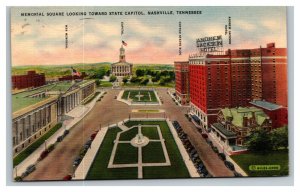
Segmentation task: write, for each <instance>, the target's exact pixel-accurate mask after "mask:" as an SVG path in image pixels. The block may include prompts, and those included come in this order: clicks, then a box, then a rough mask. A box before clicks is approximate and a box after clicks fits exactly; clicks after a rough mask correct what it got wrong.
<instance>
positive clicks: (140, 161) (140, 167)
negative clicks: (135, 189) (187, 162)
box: [95, 120, 171, 179]
mask: <svg viewBox="0 0 300 192" xmlns="http://www.w3.org/2000/svg"><path fill="white" fill-rule="evenodd" d="M126 121H128V120H126ZM118 124H120V123H118ZM143 126H147V127H156V128H157V131H158V135H159V139H157V140H149V142H160V143H161V146H162V149H163V153H164V156H165V160H166V162H164V163H143V150H142V148H143V146H137V147H138V162H137V163H128V164H114V163H113V162H114V158H115V154H116V151H117V147H118V143H131V141H119V138H120V135H121V133H123V132H125V131H127V130H129V129H131V128H133V127H136V126H133V127H131V128H128V127H126V126H125V127H126V128H127V130H125V131H122V132H119V133H118V134H117V137H116V140H115V141H114V146H113V150H112V153H111V156H110V159H109V162H108V166H107V168H125V167H137V168H138V178H139V179H142V178H143V166H170V165H171V162H170V158H169V155H168V151H167V148H166V145H165V142H164V141H165V140H164V138H163V136H162V133H161V130H160V128H159V126H157V125H141V127H138V134H142V127H143ZM95 155H96V154H95Z"/></svg>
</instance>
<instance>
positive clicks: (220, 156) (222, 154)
mask: <svg viewBox="0 0 300 192" xmlns="http://www.w3.org/2000/svg"><path fill="white" fill-rule="evenodd" d="M218 156H219V158H220V159H221V160H223V161H225V160H226V155H225V154H224V153H219V154H218Z"/></svg>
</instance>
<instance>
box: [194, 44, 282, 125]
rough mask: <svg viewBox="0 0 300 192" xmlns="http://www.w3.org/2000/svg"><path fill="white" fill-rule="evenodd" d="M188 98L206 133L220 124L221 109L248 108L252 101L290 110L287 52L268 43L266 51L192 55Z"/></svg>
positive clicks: (248, 50) (252, 50)
mask: <svg viewBox="0 0 300 192" xmlns="http://www.w3.org/2000/svg"><path fill="white" fill-rule="evenodd" d="M189 95H190V105H191V110H190V111H191V114H193V115H195V118H193V119H196V118H197V119H196V120H195V122H198V123H197V124H198V125H199V127H200V128H204V129H208V128H209V126H210V124H212V123H214V122H216V121H217V114H218V111H219V110H220V109H222V108H226V107H239V106H249V105H250V104H249V102H250V101H252V100H265V101H268V102H272V103H275V104H278V105H282V106H283V107H287V50H286V48H275V43H269V44H267V47H266V48H261V47H260V48H256V49H236V50H230V49H229V50H227V51H226V52H225V54H218V55H213V54H204V55H203V54H194V55H191V56H190V57H189Z"/></svg>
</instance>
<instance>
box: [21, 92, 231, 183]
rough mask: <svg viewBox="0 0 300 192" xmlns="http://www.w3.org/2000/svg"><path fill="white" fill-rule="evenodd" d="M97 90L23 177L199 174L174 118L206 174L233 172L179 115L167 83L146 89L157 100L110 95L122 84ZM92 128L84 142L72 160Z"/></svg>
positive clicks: (151, 176) (61, 177)
mask: <svg viewBox="0 0 300 192" xmlns="http://www.w3.org/2000/svg"><path fill="white" fill-rule="evenodd" d="M141 90H142V89H141ZM97 91H99V90H97ZM100 91H101V92H105V93H106V94H105V95H104V97H103V98H102V99H101V101H99V99H98V98H95V99H97V100H95V101H92V102H94V106H92V105H91V106H90V109H89V110H90V111H89V112H87V113H86V114H85V116H84V117H83V118H82V119H81V120H79V121H78V122H77V123H76V124H74V125H73V126H72V128H71V129H70V133H69V135H68V136H67V137H65V139H64V140H63V141H62V142H60V143H59V144H58V145H57V146H56V147H55V150H53V151H52V152H51V153H49V155H48V156H47V158H45V159H43V160H42V161H39V162H38V163H37V164H36V170H35V171H34V172H32V173H31V174H29V175H28V176H26V177H25V178H24V180H62V179H63V178H64V177H65V176H66V175H71V176H72V179H73V180H98V179H137V178H189V177H201V174H199V173H198V172H197V170H196V168H195V167H194V164H193V162H192V161H191V159H190V157H189V155H188V153H187V152H186V150H185V148H184V147H183V144H182V141H181V140H180V138H179V136H178V135H177V133H176V131H175V129H174V127H173V125H172V122H173V121H174V120H177V121H178V122H179V123H180V124H181V126H182V128H183V129H184V132H185V133H186V134H187V135H188V138H189V140H190V141H191V143H192V144H193V145H194V146H195V149H196V150H197V153H198V154H201V155H200V157H201V161H203V163H204V164H205V166H206V169H207V171H208V172H209V174H211V176H220V175H221V176H227V177H228V176H233V173H232V172H231V171H230V170H229V169H228V168H226V167H225V165H224V163H223V161H222V160H220V159H219V158H218V156H217V154H216V153H214V152H213V151H212V150H211V148H210V147H209V146H208V145H207V144H206V141H205V140H204V139H203V138H202V137H201V134H200V133H199V132H198V131H197V130H196V129H195V128H194V125H193V123H192V122H190V121H188V119H187V118H186V117H185V116H184V114H185V113H186V112H187V110H188V109H187V108H185V107H184V106H178V105H176V104H175V102H174V101H173V100H172V97H171V96H170V94H169V88H155V90H152V91H153V93H154V92H155V95H156V96H157V98H158V99H159V100H161V101H163V102H161V103H162V104H161V105H128V104H127V103H124V102H120V101H119V100H117V99H115V97H116V96H118V95H119V94H120V93H121V92H125V91H126V89H112V88H101V90H100ZM131 92H132V91H131ZM133 92H134V91H133ZM148 93H149V92H148ZM137 94H141V92H140V91H138V92H137ZM95 132H97V135H96V137H95V139H94V140H93V142H92V144H91V146H90V148H89V149H88V151H87V152H86V154H85V155H84V157H83V159H82V160H81V162H80V163H79V165H76V166H74V160H75V159H76V158H77V157H78V155H79V154H80V152H81V150H82V147H83V146H84V145H85V142H86V141H88V140H89V139H90V136H91V135H93V134H94V133H95ZM216 165H217V167H216ZM18 174H20V175H21V173H18Z"/></svg>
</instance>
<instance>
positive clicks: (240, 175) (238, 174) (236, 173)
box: [233, 171, 243, 177]
mask: <svg viewBox="0 0 300 192" xmlns="http://www.w3.org/2000/svg"><path fill="white" fill-rule="evenodd" d="M233 174H234V176H235V177H243V175H242V174H240V173H238V172H236V171H234V172H233Z"/></svg>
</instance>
